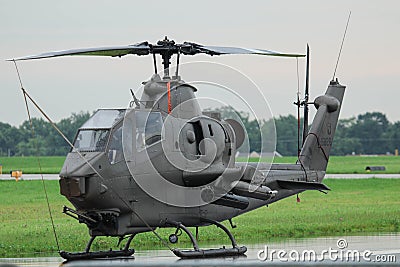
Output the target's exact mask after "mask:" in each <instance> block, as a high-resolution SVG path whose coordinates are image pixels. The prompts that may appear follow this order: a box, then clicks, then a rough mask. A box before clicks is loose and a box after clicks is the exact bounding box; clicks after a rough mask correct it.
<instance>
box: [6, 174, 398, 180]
mask: <svg viewBox="0 0 400 267" xmlns="http://www.w3.org/2000/svg"><path fill="white" fill-rule="evenodd" d="M325 178H326V179H369V178H380V179H400V174H384V173H382V174H368V173H366V174H354V173H350V174H326V175H325ZM41 179H42V176H41V175H40V174H23V175H22V177H21V178H20V180H41ZM43 179H45V180H58V179H59V176H58V174H43ZM0 180H15V179H14V178H13V177H10V175H9V174H8V175H6V174H3V175H0Z"/></svg>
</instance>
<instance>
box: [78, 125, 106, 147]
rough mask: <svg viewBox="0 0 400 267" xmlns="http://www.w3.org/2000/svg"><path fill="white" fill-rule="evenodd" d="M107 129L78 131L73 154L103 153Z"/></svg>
mask: <svg viewBox="0 0 400 267" xmlns="http://www.w3.org/2000/svg"><path fill="white" fill-rule="evenodd" d="M108 135H109V130H108V129H95V130H85V129H83V130H79V132H78V135H77V137H76V139H75V142H74V148H73V150H72V151H73V152H76V151H80V152H95V151H105V148H106V145H107V141H108Z"/></svg>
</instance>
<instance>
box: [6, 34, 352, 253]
mask: <svg viewBox="0 0 400 267" xmlns="http://www.w3.org/2000/svg"><path fill="white" fill-rule="evenodd" d="M129 54H132V55H138V56H144V55H151V56H152V57H153V64H154V74H153V76H152V77H151V78H150V79H149V80H148V81H146V82H144V83H143V85H144V86H143V93H142V95H141V97H140V99H138V98H137V97H136V95H135V94H134V93H133V91H132V90H131V93H132V98H133V100H132V102H131V104H130V106H129V107H128V108H125V109H99V110H97V111H96V112H95V113H94V114H93V115H92V116H91V117H90V118H89V119H88V121H86V122H85V123H84V124H83V125H82V126H81V127H80V128H79V130H78V132H77V134H76V137H75V140H74V141H73V142H71V143H70V145H71V147H72V148H71V150H70V152H69V153H68V154H67V156H66V159H65V162H64V165H63V167H62V170H61V172H60V174H59V177H60V179H59V185H60V193H61V194H62V195H63V196H65V197H66V198H67V199H68V201H69V202H70V203H71V204H72V205H73V208H70V207H65V206H64V208H63V213H65V214H66V215H69V216H71V217H73V218H74V219H76V220H77V221H78V222H79V223H83V224H85V225H86V226H87V227H88V230H89V235H90V240H89V241H88V244H87V246H86V248H85V250H84V251H83V252H66V251H59V253H60V255H61V257H63V258H64V259H67V260H77V259H93V258H113V257H121V256H123V257H129V256H132V255H133V254H134V252H135V250H134V249H132V248H130V244H131V242H132V240H133V239H134V237H135V236H136V235H137V234H140V233H143V232H153V233H154V234H156V235H157V237H158V238H160V240H162V239H161V237H160V236H159V235H158V234H157V232H155V230H156V229H157V228H172V229H175V232H174V233H173V234H171V235H170V236H169V238H168V239H169V242H170V243H172V244H175V243H176V242H177V241H178V237H179V235H180V234H181V233H183V232H185V233H186V234H187V235H188V237H189V239H190V241H191V243H192V245H193V249H179V248H171V247H170V246H169V245H168V243H167V242H165V241H164V242H165V243H167V246H168V248H170V250H171V251H172V252H173V253H174V254H175V255H176V256H177V257H179V258H204V257H220V256H222V257H225V256H240V255H244V254H245V253H246V251H247V248H246V247H245V246H239V245H238V244H237V242H236V240H235V238H234V236H233V235H232V233H231V232H230V231H229V229H228V228H227V227H226V226H225V225H224V224H222V223H221V222H223V221H229V223H230V225H231V227H232V228H234V227H235V225H233V223H232V218H234V217H236V216H239V215H241V214H244V213H247V212H249V211H252V210H254V209H257V208H260V207H263V206H267V205H269V204H271V203H274V202H277V201H279V200H281V199H284V198H287V197H289V196H293V195H296V194H299V193H301V192H303V191H306V190H318V191H321V192H324V193H325V191H327V190H330V189H329V187H327V186H326V185H325V184H323V183H322V180H323V178H324V175H325V172H326V167H327V164H328V160H329V155H330V150H331V147H332V142H333V137H334V134H335V130H336V125H337V122H338V118H339V113H340V109H341V104H342V101H343V97H344V92H345V88H346V87H345V86H343V85H341V84H340V83H339V82H338V80H337V79H332V81H330V83H329V85H328V88H327V90H326V92H325V94H323V95H321V96H318V97H317V98H316V99H315V100H314V101H313V102H312V103H309V102H308V92H306V96H307V98H306V99H305V101H303V102H300V101H298V102H297V105H298V106H299V107H300V106H301V105H302V106H304V111H305V115H307V117H308V113H307V114H306V111H307V112H308V105H309V104H313V105H314V106H315V108H316V109H317V111H316V113H315V117H314V120H313V122H312V124H311V127H310V128H308V120H307V121H306V122H305V123H304V129H303V132H304V134H303V144H302V146H301V148H300V149H299V155H298V160H297V162H296V163H293V164H276V163H271V164H269V163H268V164H263V163H242V162H237V161H236V157H235V155H236V153H237V151H238V148H239V147H240V146H241V145H242V144H243V142H244V139H245V135H246V134H245V129H244V127H243V126H242V125H241V124H240V123H239V122H238V121H235V120H234V119H222V118H221V114H220V113H217V112H205V111H203V110H202V109H201V108H200V105H199V103H198V101H197V99H196V94H195V93H196V91H197V88H196V87H195V86H194V85H191V84H188V83H186V82H185V81H184V80H182V78H181V77H180V76H179V59H180V57H181V56H182V55H184V56H189V55H191V56H193V55H196V54H206V55H210V56H219V55H227V54H253V55H267V56H278V57H305V56H306V55H303V54H288V53H279V52H274V51H270V50H263V49H247V48H239V47H225V46H204V45H200V44H197V43H192V42H183V43H175V41H173V40H169V39H168V38H167V37H165V39H163V40H160V41H158V42H157V43H155V44H151V43H149V42H141V43H137V44H134V45H127V46H111V47H99V48H84V49H73V50H64V51H57V52H49V53H43V54H39V55H35V56H27V57H21V58H15V59H11V61H14V63H15V61H20V60H32V59H42V58H51V57H59V56H110V57H122V56H125V55H129ZM174 55H176V62H177V65H176V73H175V75H172V76H171V75H170V65H171V58H172V56H174ZM156 56H161V57H162V60H163V61H162V64H163V77H161V76H160V75H159V74H158V71H157V61H156ZM308 58H309V51H308V50H307V77H308V65H309V62H308ZM307 84H308V79H307ZM306 89H307V88H306ZM209 225H215V226H217V228H220V229H221V230H222V231H223V232H224V233H225V234H226V235H227V236H228V238H229V240H230V241H231V247H225V246H224V247H222V248H217V249H215V248H214V249H202V248H200V246H199V242H198V230H199V227H204V226H209ZM189 227H195V229H196V232H195V233H193V232H192V231H191V230H190V229H189ZM98 236H110V237H117V238H119V243H118V246H119V244H120V243H121V242H122V241H123V240H124V239H127V241H126V243H125V246H124V248H121V249H120V250H109V251H91V245H92V243H93V242H94V240H95V238H96V237H98Z"/></svg>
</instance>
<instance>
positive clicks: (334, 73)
mask: <svg viewBox="0 0 400 267" xmlns="http://www.w3.org/2000/svg"><path fill="white" fill-rule="evenodd" d="M350 16H351V10H350V12H349V17H348V18H347V23H346V29H345V30H344V34H343V39H342V44H341V45H340V50H339V55H338V58H337V61H336V66H335V71H334V72H333V76H332V81H333V80H335V76H336V70H337V67H338V64H339V59H340V55H341V53H342V48H343V43H344V39H345V38H346V33H347V27H348V26H349V21H350Z"/></svg>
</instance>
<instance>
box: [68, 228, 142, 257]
mask: <svg viewBox="0 0 400 267" xmlns="http://www.w3.org/2000/svg"><path fill="white" fill-rule="evenodd" d="M134 237H135V234H132V235H131V236H129V238H128V241H126V244H125V247H124V249H122V250H108V251H93V252H90V247H91V246H92V243H93V241H94V239H95V238H96V236H92V237H91V238H90V240H89V242H88V243H87V245H86V249H85V252H66V251H60V256H61V257H62V258H64V259H66V260H67V261H72V260H90V259H99V258H116V257H130V256H132V254H133V253H135V250H134V249H130V248H129V246H130V244H131V242H132V240H133V238H134Z"/></svg>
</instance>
